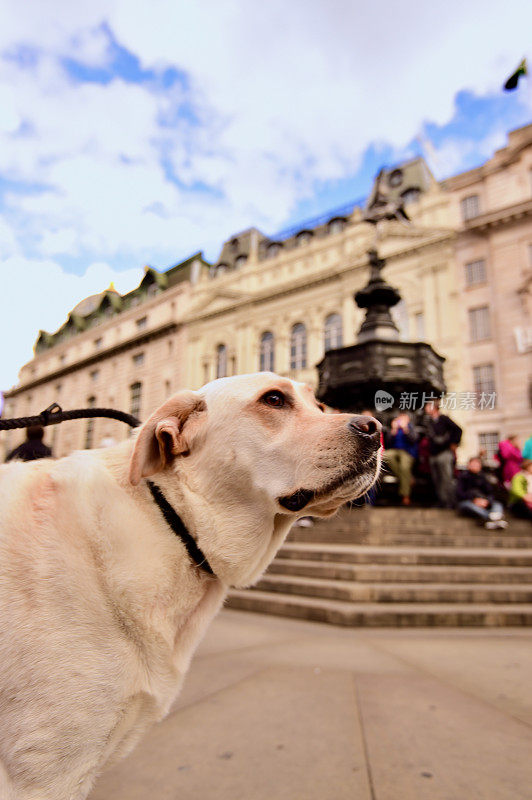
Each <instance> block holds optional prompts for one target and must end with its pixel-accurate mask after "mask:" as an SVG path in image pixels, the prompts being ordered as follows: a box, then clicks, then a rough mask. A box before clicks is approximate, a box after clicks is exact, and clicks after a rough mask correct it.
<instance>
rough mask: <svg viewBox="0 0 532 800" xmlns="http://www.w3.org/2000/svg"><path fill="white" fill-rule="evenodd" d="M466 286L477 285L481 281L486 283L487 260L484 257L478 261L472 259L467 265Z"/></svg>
mask: <svg viewBox="0 0 532 800" xmlns="http://www.w3.org/2000/svg"><path fill="white" fill-rule="evenodd" d="M465 282H466V286H477V285H478V284H479V283H486V262H485V261H484V259H483V258H480V259H479V260H478V261H470V262H469V264H466V265H465Z"/></svg>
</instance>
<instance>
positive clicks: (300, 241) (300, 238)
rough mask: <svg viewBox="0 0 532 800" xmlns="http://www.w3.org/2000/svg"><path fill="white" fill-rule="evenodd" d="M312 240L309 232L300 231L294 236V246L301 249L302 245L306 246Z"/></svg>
mask: <svg viewBox="0 0 532 800" xmlns="http://www.w3.org/2000/svg"><path fill="white" fill-rule="evenodd" d="M311 239H312V234H311V232H310V231H301V233H298V234H297V236H296V244H297V246H298V247H303V245H305V244H308V243H309V242H310V240H311Z"/></svg>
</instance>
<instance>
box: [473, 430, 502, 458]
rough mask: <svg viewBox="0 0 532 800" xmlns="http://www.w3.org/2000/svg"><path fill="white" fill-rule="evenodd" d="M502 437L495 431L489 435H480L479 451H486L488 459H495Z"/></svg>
mask: <svg viewBox="0 0 532 800" xmlns="http://www.w3.org/2000/svg"><path fill="white" fill-rule="evenodd" d="M499 441H500V436H499V434H498V433H496V432H495V431H493V432H492V431H490V432H489V433H479V435H478V447H479V450H485V451H486V456H487V457H488V458H493V457H494V456H495V453H496V452H497V450H498V449H499Z"/></svg>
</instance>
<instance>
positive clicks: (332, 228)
mask: <svg viewBox="0 0 532 800" xmlns="http://www.w3.org/2000/svg"><path fill="white" fill-rule="evenodd" d="M345 226H346V221H345V219H344V218H343V217H335V218H334V219H331V220H330V221H329V225H328V229H329V233H332V234H334V233H341V232H342V231H343V229H344V228H345Z"/></svg>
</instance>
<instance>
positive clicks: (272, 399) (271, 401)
mask: <svg viewBox="0 0 532 800" xmlns="http://www.w3.org/2000/svg"><path fill="white" fill-rule="evenodd" d="M261 400H262V402H263V403H266V405H268V406H273V407H274V408H282V407H283V406H284V404H285V397H284V394H283V393H282V392H266V394H263V395H262V397H261Z"/></svg>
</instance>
